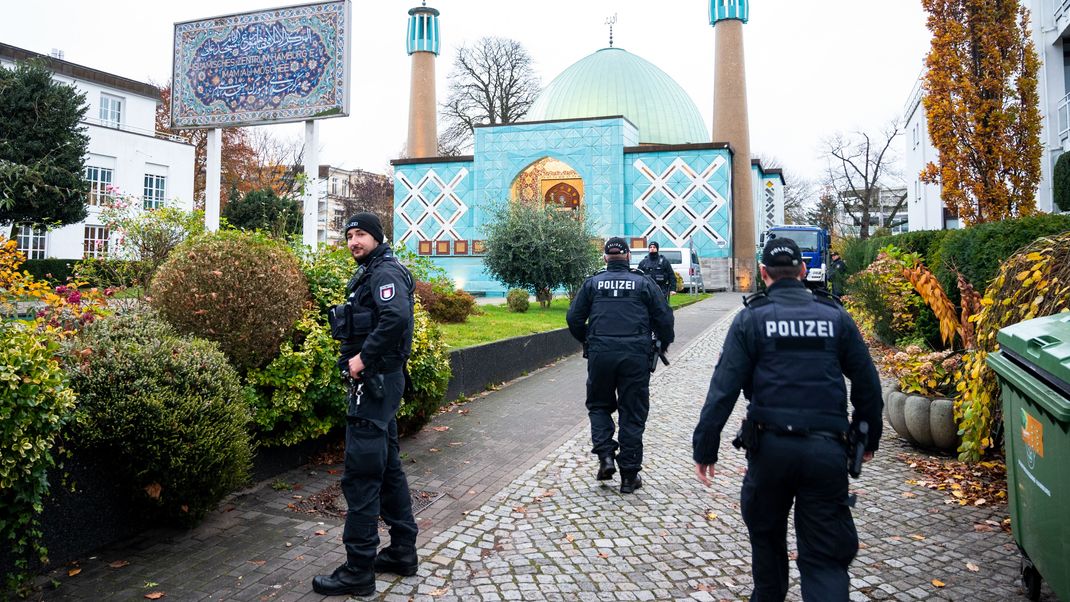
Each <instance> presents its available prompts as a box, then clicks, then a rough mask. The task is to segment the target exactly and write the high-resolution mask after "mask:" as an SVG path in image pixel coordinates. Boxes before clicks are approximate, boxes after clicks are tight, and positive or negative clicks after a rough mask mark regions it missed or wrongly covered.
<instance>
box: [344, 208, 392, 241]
mask: <svg viewBox="0 0 1070 602" xmlns="http://www.w3.org/2000/svg"><path fill="white" fill-rule="evenodd" d="M353 228H360V229H361V230H364V231H365V232H367V233H368V234H371V235H372V238H374V239H375V241H376V242H383V224H382V223H380V222H379V217H378V216H377V215H375V214H374V213H368V212H367V211H361V212H360V213H357V214H354V215H353V217H351V218H349V221H348V222H346V227H345V230H343V231H342V233H343V234H348V233H349V231H350V230H352V229H353Z"/></svg>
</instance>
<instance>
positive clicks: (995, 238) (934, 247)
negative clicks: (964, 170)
mask: <svg viewBox="0 0 1070 602" xmlns="http://www.w3.org/2000/svg"><path fill="white" fill-rule="evenodd" d="M1068 230H1070V215H1059V214H1054V215H1052V214H1042V215H1033V216H1029V217H1023V218H1019V219H1013V220H1004V221H1001V222H991V223H987V224H978V225H976V226H971V227H969V228H966V229H963V230H921V231H917V232H905V233H903V234H896V235H893V236H880V237H875V238H869V239H866V240H861V239H851V240H848V241H846V242H844V243H843V244H842V245H841V249H840V255H842V256H843V260H844V262H846V263H847V273H848V274H849V275H850V274H855V273H857V272H860V271H862V270H864V269H866V267H868V266H869V264H871V263H873V261H874V260H875V259H876V257H877V253H878V252H879V251H880V248H881V247H884V246H886V245H889V244H891V245H895V246H896V247H897V248H899V249H902V250H904V251H909V252H915V253H920V254H921V255H922V258H923V261H924V262H925V265H927V266H929V268H930V269H931V270H932V271H933V272H934V273H935V274H936V276H937V278H939V280H940V284H941V285H942V286H943V287H944V290H945V291H946V292H947V294H948V296H949V297H951V300H952V301H953V302H955V303H957V302H958V295H959V293H958V285H957V282H956V276H955V273H954V272H953V271H952V269H951V268H952V267H954V268H957V269H958V270H960V271H961V272H962V273H963V275H964V276H966V279H967V280H968V281H969V282H970V284H972V285H973V287H974V288H975V289H977V290H984V289H985V288H986V287H987V286H988V284H989V283H990V282H991V281H992V279H993V278H995V276H996V273H997V272H998V270H999V265H1000V264H1001V263H1002V262H1003V261H1005V260H1006V259H1007V258H1009V257H1010V256H1012V255H1013V254H1014V253H1015V252H1016V251H1017V250H1018V249H1020V248H1022V247H1024V246H1025V245H1028V244H1030V243H1032V242H1033V241H1034V240H1036V239H1038V238H1040V237H1042V236H1051V235H1053V234H1058V233H1060V232H1065V231H1068Z"/></svg>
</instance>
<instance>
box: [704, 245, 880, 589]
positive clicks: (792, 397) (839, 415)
mask: <svg viewBox="0 0 1070 602" xmlns="http://www.w3.org/2000/svg"><path fill="white" fill-rule="evenodd" d="M762 264H763V265H762V266H761V275H762V280H764V281H765V283H766V286H767V287H768V290H767V292H766V293H764V294H762V293H759V294H757V295H753V296H751V297H750V298H749V299H748V300H747V302H746V305H747V307H746V309H744V310H743V311H742V312H740V313H739V315H737V316H736V318H735V320H734V321H733V323H732V326H731V328H730V329H729V331H728V334H727V336H726V338H725V343H724V349H723V351H722V352H721V357H720V359H719V360H718V362H717V368H716V370H715V371H714V373H713V378H712V379H711V381H710V389H709V393H708V394H707V395H706V404H705V406H703V408H702V415H701V417H700V419H699V422H698V426H697V427H696V428H695V433H694V438H693V441H692V444H693V450H694V461H695V471H696V475H697V477H698V479H699V481H701V482H702V483H703V484H704V485H706V486H709V484H710V482H709V478H710V477H712V476H713V474H714V469H713V466H714V464H715V463H716V462H717V449H718V446H719V444H720V439H721V430H722V429H723V428H724V426H725V422H726V421H727V420H728V416H729V414H731V413H732V409H733V408H734V407H735V404H736V399H737V397H738V396H739V392H740V390H741V389H742V390H743V393H744V395H745V396H746V397H747V399H748V400H749V401H750V403H749V405H748V406H747V418H746V420H745V421H744V427H743V429H742V430H741V432H740V440H741V442H742V444H743V446H744V447H745V448H746V450H747V474H746V476H745V477H744V479H743V491H742V494H741V502H742V510H743V520H744V522H745V523H746V524H747V530H748V532H749V534H750V542H751V554H752V556H751V560H752V571H753V575H754V591H753V593H752V594H751V597H750V600H751V601H752V602H767V601H769V600H776V601H781V600H784V597H785V595H786V594H787V591H788V550H787V541H786V539H787V519H788V512H789V511H790V510H791V507H792V504H793V503H794V505H795V532H796V536H797V539H798V545H799V550H798V560H797V564H798V566H799V571H800V573H801V574H802V596H803V600H808V601H809V600H813V601H821V602H827V601H844V602H846V600H847V599H848V585H849V580H848V575H847V567H848V566H849V565H850V563H851V561H852V560H853V559H854V556H855V553H856V552H857V550H858V533H857V532H856V531H855V525H854V521H853V519H852V518H851V510H850V507H849V497H848V493H847V472H848V463H847V447H848V446H847V440H848V433H849V431H850V430H851V429H852V428H854V429H856V432H861V431H862V430H864V428H865V427H862V426H860V424H861V422H862V421H865V422H866V423H868V428H869V439H868V441H867V442H866V443H865V446H864V455H863V456H862V457H864V458H865V459H866V460H868V459H869V458H872V455H873V452H874V451H875V450H876V449H877V443H878V441H879V439H880V435H881V409H882V406H883V403H882V401H881V392H880V381H879V380H878V377H877V371H876V369H875V368H874V366H873V361H872V359H871V358H870V355H869V350H868V349H867V348H866V345H865V344H864V343H863V342H862V337H861V335H860V334H859V332H858V328H857V327H856V326H855V323H854V321H853V320H852V319H851V317H850V315H848V314H847V312H846V311H844V310H843V308H842V307H840V306H839V304H838V303H837V302H836V301H835V300H834V299H832V298H830V297H828V296H827V293H824V291H817V292H815V293H813V294H811V293H810V292H809V291H807V289H806V287H805V286H804V285H803V283H802V281H801V279H802V278H804V277H805V274H806V266H805V262H803V260H802V253H800V252H799V247H798V245H796V244H795V242H794V241H792V240H791V239H788V238H775V239H771V240H770V241H769V242H768V243H767V244H766V245H765V248H764V250H763V252H762ZM843 376H847V377H848V378H849V379H851V404H852V405H853V406H854V414H853V424H851V425H849V424H848V418H847V389H846V386H845V384H844V380H843ZM858 451H859V452H860V453H861V452H862V449H859V450H858Z"/></svg>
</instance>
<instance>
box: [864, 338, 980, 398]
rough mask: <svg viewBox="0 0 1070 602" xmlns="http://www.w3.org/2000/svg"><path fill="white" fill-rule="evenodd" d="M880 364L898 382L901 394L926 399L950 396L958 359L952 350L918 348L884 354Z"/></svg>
mask: <svg viewBox="0 0 1070 602" xmlns="http://www.w3.org/2000/svg"><path fill="white" fill-rule="evenodd" d="M882 363H883V365H884V367H885V369H887V370H888V371H889V372H891V373H892V374H893V375H895V377H896V378H897V379H898V380H899V389H900V390H901V391H902V392H904V393H916V394H918V395H924V396H926V397H954V391H955V380H954V376H955V370H957V369H958V368H959V366H960V365H961V364H962V356H961V355H960V353H958V352H954V351H950V350H948V351H926V350H924V349H922V348H921V347H920V346H918V345H908V346H907V347H906V348H905V349H900V350H893V351H889V352H888V353H886V354H884V357H883V360H882Z"/></svg>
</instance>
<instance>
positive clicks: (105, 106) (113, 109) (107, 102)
mask: <svg viewBox="0 0 1070 602" xmlns="http://www.w3.org/2000/svg"><path fill="white" fill-rule="evenodd" d="M100 122H101V123H102V124H104V125H106V126H109V127H114V128H117V127H119V124H120V123H122V122H123V99H122V98H120V97H118V96H111V95H110V94H101V95H100Z"/></svg>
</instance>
